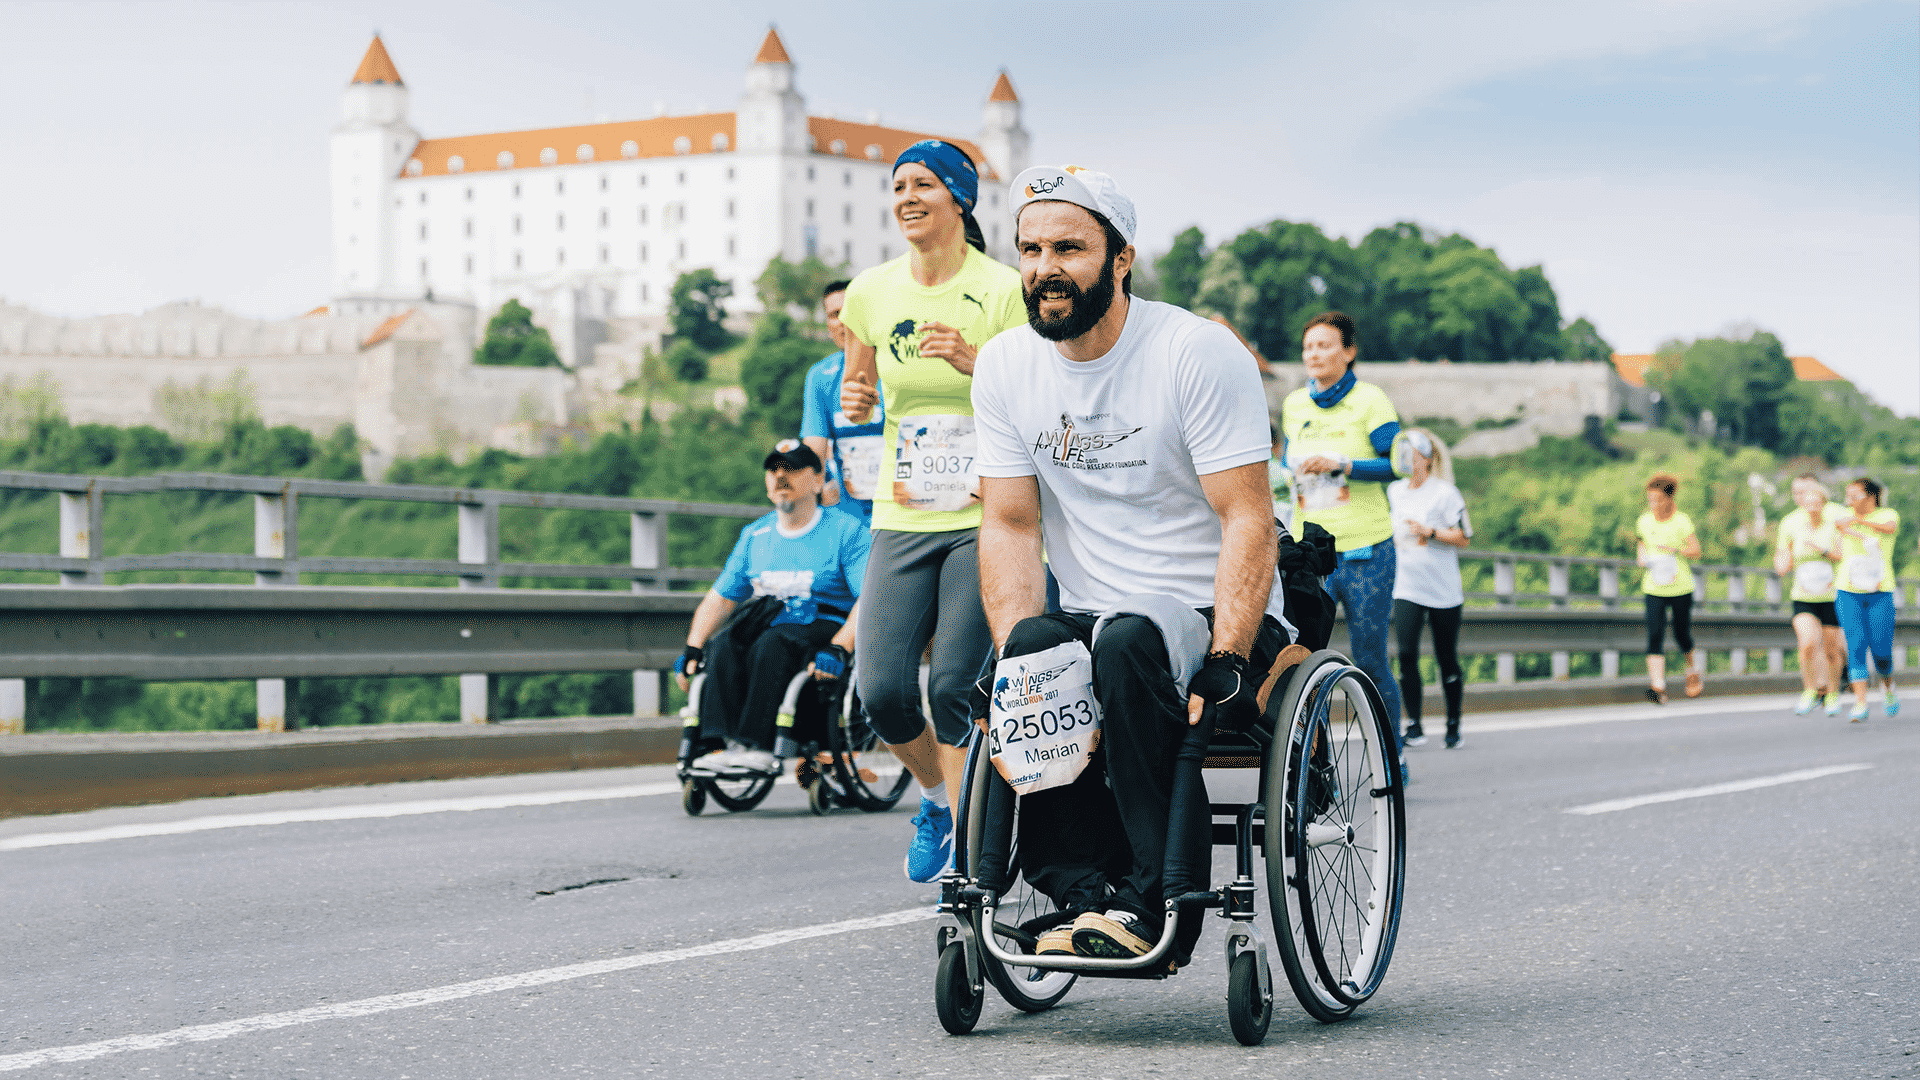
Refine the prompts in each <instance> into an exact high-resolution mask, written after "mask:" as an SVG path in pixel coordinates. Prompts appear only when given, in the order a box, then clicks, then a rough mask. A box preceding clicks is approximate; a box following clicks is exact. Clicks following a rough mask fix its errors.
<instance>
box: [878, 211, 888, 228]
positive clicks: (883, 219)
mask: <svg viewBox="0 0 1920 1080" xmlns="http://www.w3.org/2000/svg"><path fill="white" fill-rule="evenodd" d="M887 225H888V221H887V212H886V211H885V210H882V211H880V227H881V228H883V229H884V228H886V227H887Z"/></svg>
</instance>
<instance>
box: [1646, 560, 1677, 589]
mask: <svg viewBox="0 0 1920 1080" xmlns="http://www.w3.org/2000/svg"><path fill="white" fill-rule="evenodd" d="M1679 577H1680V560H1679V559H1676V558H1674V557H1673V556H1671V555H1655V556H1654V557H1652V558H1650V559H1648V560H1647V580H1648V581H1651V582H1653V584H1654V585H1655V586H1656V587H1658V588H1662V589H1664V588H1666V587H1667V586H1669V585H1671V584H1673V583H1674V581H1675V580H1676V579H1678V578H1679Z"/></svg>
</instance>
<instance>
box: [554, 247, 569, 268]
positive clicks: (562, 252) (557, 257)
mask: <svg viewBox="0 0 1920 1080" xmlns="http://www.w3.org/2000/svg"><path fill="white" fill-rule="evenodd" d="M553 265H555V266H565V265H567V249H566V248H561V249H559V250H558V251H555V252H554V253H553Z"/></svg>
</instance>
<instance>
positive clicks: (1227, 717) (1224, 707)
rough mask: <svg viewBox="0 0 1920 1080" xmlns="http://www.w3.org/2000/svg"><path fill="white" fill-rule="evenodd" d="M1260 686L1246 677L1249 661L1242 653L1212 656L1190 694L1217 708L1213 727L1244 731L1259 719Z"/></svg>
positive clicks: (1189, 688) (1193, 681)
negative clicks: (1258, 697) (1258, 700)
mask: <svg viewBox="0 0 1920 1080" xmlns="http://www.w3.org/2000/svg"><path fill="white" fill-rule="evenodd" d="M1259 690H1260V688H1259V686H1258V685H1256V684H1255V683H1254V682H1253V680H1252V679H1251V678H1249V677H1248V675H1247V658H1246V657H1244V656H1241V655H1240V654H1239V653H1231V652H1211V653H1208V654H1207V659H1206V662H1205V663H1203V664H1201V665H1200V670H1199V671H1197V672H1195V673H1194V675H1193V678H1192V679H1190V680H1188V681H1187V693H1188V694H1191V695H1192V696H1194V697H1197V698H1199V699H1200V700H1202V701H1204V702H1206V703H1207V704H1209V705H1212V706H1213V707H1214V725H1215V726H1216V727H1220V728H1225V729H1227V730H1229V731H1245V730H1247V729H1248V728H1250V727H1252V726H1253V723H1254V721H1255V720H1258V719H1259V718H1260V706H1259V704H1258V702H1257V701H1256V700H1255V699H1256V697H1257V696H1258V694H1259Z"/></svg>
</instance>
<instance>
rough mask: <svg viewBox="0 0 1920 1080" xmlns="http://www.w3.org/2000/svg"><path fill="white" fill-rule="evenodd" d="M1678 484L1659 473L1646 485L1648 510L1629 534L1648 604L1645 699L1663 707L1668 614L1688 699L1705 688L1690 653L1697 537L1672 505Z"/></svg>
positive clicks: (1698, 548)
mask: <svg viewBox="0 0 1920 1080" xmlns="http://www.w3.org/2000/svg"><path fill="white" fill-rule="evenodd" d="M1678 490H1680V481H1679V480H1678V479H1676V478H1674V477H1672V476H1668V475H1667V474H1666V473H1660V474H1658V475H1656V476H1654V478H1653V479H1651V480H1648V481H1647V512H1646V513H1644V514H1641V515H1640V520H1639V522H1638V523H1636V524H1635V525H1634V533H1635V534H1636V535H1638V536H1639V538H1640V549H1639V558H1638V559H1637V560H1636V561H1638V562H1639V564H1640V565H1641V566H1642V567H1645V568H1646V571H1647V572H1646V574H1645V575H1643V576H1642V577H1641V579H1640V591H1641V592H1643V593H1645V594H1646V600H1647V700H1649V701H1651V702H1653V703H1654V704H1656V705H1665V704H1666V703H1667V651H1666V640H1667V613H1668V612H1672V613H1673V640H1674V642H1675V643H1676V644H1678V645H1679V646H1680V654H1681V655H1682V656H1684V657H1686V658H1687V696H1688V697H1699V696H1700V691H1701V690H1702V689H1703V688H1704V684H1703V682H1702V680H1701V678H1700V672H1699V671H1698V670H1697V665H1695V663H1694V655H1693V563H1692V560H1694V559H1697V558H1699V557H1700V537H1698V536H1697V535H1695V534H1694V531H1693V519H1692V518H1690V517H1688V516H1687V515H1686V514H1684V513H1682V512H1681V511H1680V509H1679V508H1678V507H1676V506H1675V505H1674V504H1673V493H1674V492H1676V491H1678Z"/></svg>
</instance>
